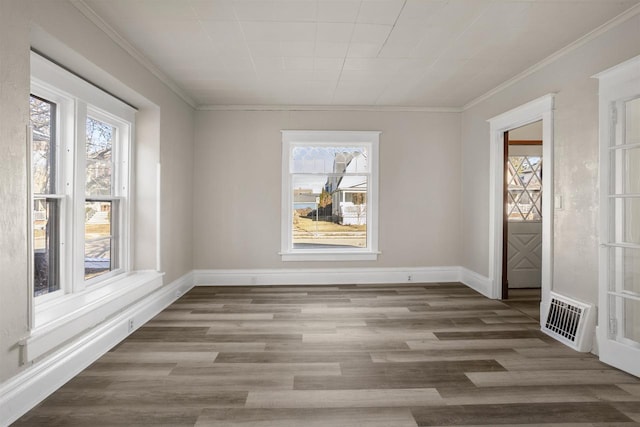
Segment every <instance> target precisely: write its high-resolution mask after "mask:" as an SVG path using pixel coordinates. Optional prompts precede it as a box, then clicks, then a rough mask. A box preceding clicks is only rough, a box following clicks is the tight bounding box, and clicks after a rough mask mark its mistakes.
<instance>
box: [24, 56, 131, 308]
mask: <svg viewBox="0 0 640 427" xmlns="http://www.w3.org/2000/svg"><path fill="white" fill-rule="evenodd" d="M31 65H32V80H31V97H30V103H29V104H30V122H31V160H32V162H31V193H32V206H33V208H32V248H33V250H32V253H33V255H32V256H33V260H32V263H33V264H32V266H33V281H32V282H33V297H34V298H35V303H36V305H37V306H38V305H40V304H41V303H46V302H47V301H52V300H54V299H56V298H58V297H63V296H65V295H71V294H78V293H81V292H84V291H88V290H90V289H92V287H94V286H99V285H100V284H102V283H106V282H108V281H109V279H112V278H114V277H116V276H119V275H120V274H123V273H126V272H127V271H128V270H129V263H130V262H129V252H130V251H129V235H130V233H129V226H130V225H129V224H130V203H129V196H130V191H129V176H130V170H129V169H130V161H129V157H130V150H131V135H132V131H133V123H134V117H135V110H134V109H133V108H132V107H130V106H128V105H126V104H124V103H123V102H122V101H119V100H118V99H116V98H114V97H113V96H111V95H109V94H107V93H105V92H103V91H101V90H100V89H98V88H96V87H94V86H93V85H91V84H89V83H87V82H86V81H84V80H82V79H80V78H78V77H76V76H75V75H73V74H71V73H69V72H67V71H65V70H63V69H62V68H60V67H58V66H56V65H55V64H53V63H51V62H49V61H47V60H45V59H44V58H42V57H40V56H39V55H37V54H35V53H33V54H32V57H31Z"/></svg>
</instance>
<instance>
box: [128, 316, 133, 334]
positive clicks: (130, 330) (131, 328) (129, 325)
mask: <svg viewBox="0 0 640 427" xmlns="http://www.w3.org/2000/svg"><path fill="white" fill-rule="evenodd" d="M127 325H128V328H129V332H133V319H129V322H128V323H127Z"/></svg>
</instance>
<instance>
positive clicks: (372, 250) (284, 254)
mask: <svg viewBox="0 0 640 427" xmlns="http://www.w3.org/2000/svg"><path fill="white" fill-rule="evenodd" d="M281 132H282V210H281V228H280V230H281V248H280V252H279V255H280V256H281V259H282V261H374V260H376V259H377V258H378V254H379V253H380V252H379V251H378V211H379V205H378V175H379V173H378V170H379V169H378V163H379V141H380V133H381V132H379V131H306V130H305V131H299V130H298V131H296V130H283V131H281ZM300 144H313V145H318V144H325V145H332V146H333V145H337V144H346V145H348V144H366V145H367V146H368V148H369V150H370V159H369V168H370V172H369V173H370V179H369V183H368V185H369V194H368V195H367V248H344V249H340V248H332V249H294V248H293V246H292V229H291V224H292V223H293V217H292V215H293V214H292V210H291V206H292V203H293V200H292V192H291V173H290V167H289V166H290V160H291V149H292V147H293V146H294V145H300Z"/></svg>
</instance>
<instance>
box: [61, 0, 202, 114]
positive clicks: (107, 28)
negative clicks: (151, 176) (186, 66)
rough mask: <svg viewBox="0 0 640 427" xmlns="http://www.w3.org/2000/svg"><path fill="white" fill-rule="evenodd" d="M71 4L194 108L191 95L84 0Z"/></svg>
mask: <svg viewBox="0 0 640 427" xmlns="http://www.w3.org/2000/svg"><path fill="white" fill-rule="evenodd" d="M70 2H71V4H72V5H73V6H75V7H76V9H78V10H79V11H80V13H82V14H83V15H84V16H85V17H86V18H87V19H89V20H90V21H91V22H92V23H93V24H94V25H95V26H96V27H98V28H99V29H100V30H102V32H104V33H105V34H106V35H107V36H108V37H109V38H110V39H111V40H113V41H114V42H115V43H116V44H117V45H118V46H120V47H121V48H122V49H124V50H125V51H126V52H127V53H128V54H129V55H130V56H131V57H133V58H134V59H135V60H136V61H137V62H138V63H140V65H142V66H143V67H144V68H146V69H147V70H148V71H149V72H150V73H151V74H153V75H154V76H156V77H157V78H158V80H160V81H161V82H162V83H163V84H164V85H165V86H166V87H167V88H169V89H170V90H171V91H172V92H173V93H175V94H176V95H178V97H180V99H182V100H183V101H184V102H186V103H187V104H188V105H189V106H191V108H194V109H196V108H197V107H198V104H197V103H196V102H195V100H194V99H193V98H191V96H189V95H188V94H187V93H186V92H185V91H184V90H183V89H182V88H181V87H180V86H179V85H178V84H177V83H176V82H174V81H173V80H172V79H171V78H170V77H169V76H168V75H166V74H165V73H164V72H163V71H161V70H160V68H158V67H157V66H156V65H155V64H153V62H151V61H150V60H149V59H148V58H147V57H146V56H145V55H144V54H143V53H141V52H140V51H139V50H138V49H136V48H135V47H134V46H133V45H132V44H131V43H129V41H128V40H127V39H125V38H124V37H123V36H122V35H120V33H119V32H118V31H116V30H115V29H114V28H113V27H112V26H111V25H109V24H108V23H107V22H106V21H105V20H104V19H102V17H101V16H100V15H98V14H97V13H96V11H94V10H93V9H92V8H91V7H90V6H89V5H88V4H87V3H85V1H84V0H70Z"/></svg>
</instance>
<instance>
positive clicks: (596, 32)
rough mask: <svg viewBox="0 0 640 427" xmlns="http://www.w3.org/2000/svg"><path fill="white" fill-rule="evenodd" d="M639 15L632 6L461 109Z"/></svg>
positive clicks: (482, 99) (516, 81) (492, 94)
mask: <svg viewBox="0 0 640 427" xmlns="http://www.w3.org/2000/svg"><path fill="white" fill-rule="evenodd" d="M638 14H640V3H638V4H636V5H635V6H631V7H630V8H629V9H627V10H625V11H624V12H622V13H621V14H620V15H618V16H616V17H614V18H612V19H610V20H609V21H607V22H605V23H604V24H602V25H600V26H599V27H597V28H595V29H593V30H591V31H589V32H588V33H587V34H585V35H584V36H582V37H580V38H579V39H577V40H574V41H572V42H571V43H569V44H568V45H566V46H565V47H563V48H561V49H559V50H557V51H555V52H554V53H552V54H551V55H549V56H547V57H546V58H544V59H543V60H542V61H540V62H537V63H536V64H534V65H532V66H531V67H529V68H527V69H526V70H524V71H522V72H521V73H518V74H516V75H515V76H513V77H511V78H510V79H509V80H507V81H505V82H503V83H501V84H499V85H498V86H496V87H494V88H493V89H491V90H490V91H488V92H485V93H484V94H482V95H480V96H478V97H477V98H475V99H473V100H471V101H469V102H467V103H466V104H465V105H463V106H462V107H461V109H462V111H466V110H468V109H470V108H472V107H474V106H476V105H478V104H480V103H481V102H483V101H486V100H487V99H489V98H491V97H492V96H494V95H496V94H498V93H500V92H502V91H503V90H505V89H507V88H508V87H510V86H512V85H514V84H516V83H518V82H519V81H521V80H523V79H525V78H527V77H529V76H530V75H532V74H534V73H536V72H537V71H539V70H541V69H542V68H544V67H546V66H548V65H550V64H552V63H554V62H556V61H558V60H559V59H561V58H562V57H564V56H566V55H568V54H569V53H571V52H573V51H574V50H576V49H578V48H580V47H581V46H584V45H585V44H587V43H589V42H590V41H591V40H594V39H596V38H597V37H599V36H601V35H602V34H604V33H606V32H607V31H609V30H611V29H613V28H615V27H617V26H618V25H620V24H622V23H624V22H625V21H627V20H629V19H631V18H633V17H634V16H636V15H638Z"/></svg>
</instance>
